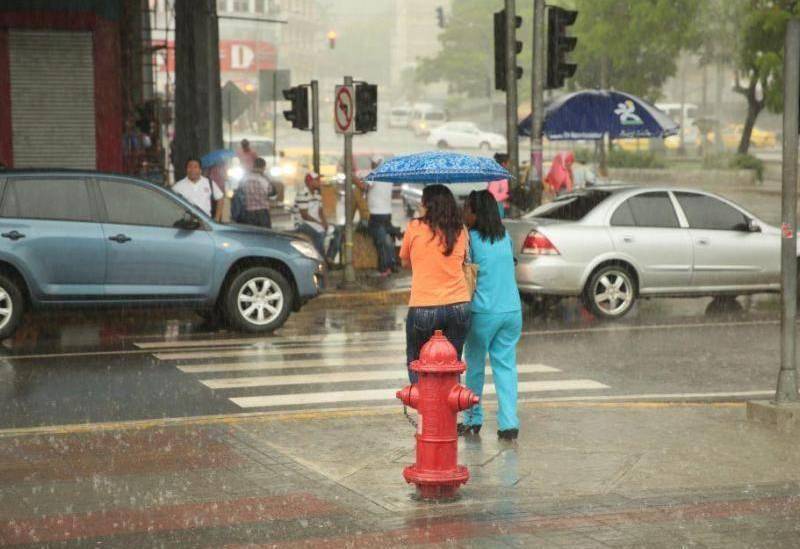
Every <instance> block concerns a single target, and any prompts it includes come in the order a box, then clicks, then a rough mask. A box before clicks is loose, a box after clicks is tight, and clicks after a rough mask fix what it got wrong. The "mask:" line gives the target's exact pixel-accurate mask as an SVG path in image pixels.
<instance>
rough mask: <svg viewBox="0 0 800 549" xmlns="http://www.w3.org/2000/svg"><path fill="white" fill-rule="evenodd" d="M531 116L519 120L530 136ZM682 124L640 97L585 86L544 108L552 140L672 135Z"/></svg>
mask: <svg viewBox="0 0 800 549" xmlns="http://www.w3.org/2000/svg"><path fill="white" fill-rule="evenodd" d="M531 126H532V117H531V116H528V117H527V118H525V119H524V120H523V121H522V122H521V123H520V124H519V133H520V135H525V136H530V135H531V131H532V130H531ZM679 128H680V125H679V124H678V123H677V122H675V121H674V120H672V119H671V118H670V117H669V116H667V115H666V114H665V113H664V112H662V111H660V110H658V109H657V108H656V107H654V106H653V105H651V104H650V103H648V102H647V101H645V100H644V99H642V98H640V97H636V96H635V95H631V94H629V93H625V92H621V91H613V90H584V91H579V92H575V93H570V94H567V95H564V96H562V97H560V98H559V99H557V100H555V101H553V102H552V103H551V104H550V105H548V106H547V107H546V109H545V114H544V135H546V136H547V138H548V139H550V140H551V141H559V140H578V139H602V137H603V136H604V135H609V136H610V137H611V139H618V138H623V139H624V138H632V137H669V136H670V135H675V134H677V133H678V129H679Z"/></svg>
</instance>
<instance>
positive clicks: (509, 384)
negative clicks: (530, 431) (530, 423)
mask: <svg viewBox="0 0 800 549" xmlns="http://www.w3.org/2000/svg"><path fill="white" fill-rule="evenodd" d="M521 333H522V313H521V312H519V311H517V312H514V313H475V314H473V315H472V325H471V327H470V331H469V335H468V336H467V343H466V348H465V350H464V356H465V358H466V362H467V387H469V388H470V390H472V392H473V393H475V394H476V395H478V396H482V395H483V384H484V380H485V377H486V353H487V352H488V353H489V361H490V363H491V365H492V376H493V377H494V387H495V391H496V392H497V401H498V409H497V427H498V428H499V429H500V430H501V431H505V430H508V429H519V417H517V377H518V376H517V343H518V342H519V338H520V335H521ZM463 423H464V424H465V425H481V424H483V408H482V406H481V405H480V404H478V405H477V406H473V407H472V408H470V409H469V410H467V411H466V412H464V421H463Z"/></svg>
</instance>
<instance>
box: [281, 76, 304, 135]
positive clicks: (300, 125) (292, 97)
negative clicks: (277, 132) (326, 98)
mask: <svg viewBox="0 0 800 549" xmlns="http://www.w3.org/2000/svg"><path fill="white" fill-rule="evenodd" d="M283 97H284V99H286V100H287V101H291V102H292V110H290V111H283V116H284V118H286V120H288V121H289V122H291V123H292V127H293V128H297V129H298V130H307V129H308V128H309V124H308V88H307V87H306V86H294V87H293V88H289V89H288V90H283Z"/></svg>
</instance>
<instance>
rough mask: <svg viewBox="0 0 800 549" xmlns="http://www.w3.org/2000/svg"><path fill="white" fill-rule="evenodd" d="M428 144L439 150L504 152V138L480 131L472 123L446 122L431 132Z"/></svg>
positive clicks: (496, 134)
mask: <svg viewBox="0 0 800 549" xmlns="http://www.w3.org/2000/svg"><path fill="white" fill-rule="evenodd" d="M428 144H430V145H435V146H436V147H438V148H440V149H450V148H456V149H481V150H484V151H491V150H505V148H506V138H505V137H503V136H502V135H500V134H498V133H490V132H484V131H481V130H480V128H478V126H476V125H475V124H474V123H472V122H448V123H447V124H444V125H442V126H440V127H438V128H436V129H435V130H431V134H430V135H429V136H428Z"/></svg>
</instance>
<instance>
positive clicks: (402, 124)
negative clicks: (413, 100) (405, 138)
mask: <svg viewBox="0 0 800 549" xmlns="http://www.w3.org/2000/svg"><path fill="white" fill-rule="evenodd" d="M411 111H412V109H411V107H410V106H406V107H394V108H393V109H392V110H391V111H390V112H389V127H390V128H407V127H408V125H409V123H410V122H411Z"/></svg>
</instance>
